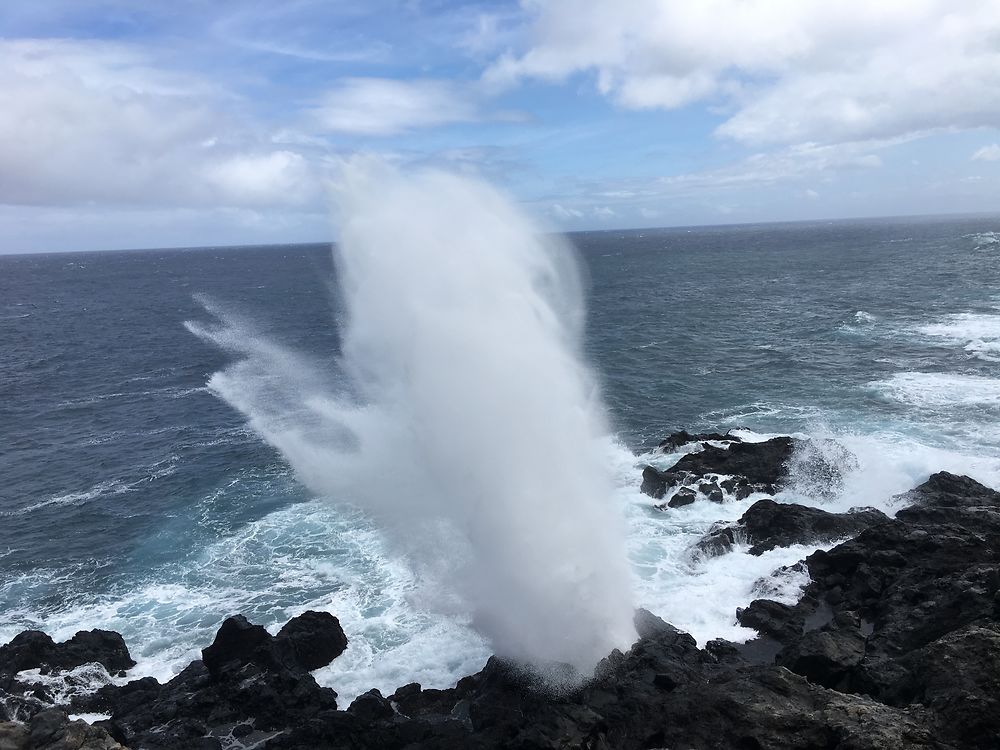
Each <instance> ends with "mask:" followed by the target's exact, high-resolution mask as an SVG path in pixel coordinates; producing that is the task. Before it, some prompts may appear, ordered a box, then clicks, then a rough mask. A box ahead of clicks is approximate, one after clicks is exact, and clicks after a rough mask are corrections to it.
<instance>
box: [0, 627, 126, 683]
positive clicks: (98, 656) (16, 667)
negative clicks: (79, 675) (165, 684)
mask: <svg viewBox="0 0 1000 750" xmlns="http://www.w3.org/2000/svg"><path fill="white" fill-rule="evenodd" d="M90 663H97V664H103V665H104V667H105V668H106V669H107V670H108V671H109V672H117V671H119V670H122V669H130V668H131V667H134V666H135V661H133V660H132V656H131V655H130V654H129V652H128V647H127V646H126V645H125V641H124V639H123V638H122V637H121V635H119V634H118V633H115V632H112V631H110V630H81V631H80V632H78V633H77V634H76V635H74V636H73V637H72V638H70V639H69V640H68V641H64V642H63V643H56V642H55V641H53V640H52V638H50V637H49V636H48V635H46V634H45V633H42V632H39V631H37V630H26V631H24V632H23V633H20V634H19V635H17V636H15V638H14V639H13V640H12V641H11V642H10V643H8V644H6V645H4V646H0V672H8V673H15V672H20V671H21V670H24V669H39V668H48V669H61V670H68V669H74V668H76V667H79V666H81V665H83V664H90Z"/></svg>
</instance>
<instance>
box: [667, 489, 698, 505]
mask: <svg viewBox="0 0 1000 750" xmlns="http://www.w3.org/2000/svg"><path fill="white" fill-rule="evenodd" d="M697 497H698V495H697V493H696V492H695V491H694V490H692V489H689V488H687V487H683V488H681V489H679V490H677V492H676V493H674V496H673V497H671V498H670V500H668V501H667V506H668V507H670V508H680V507H683V506H685V505H690V504H691V503H693V502H694V501H695V499H696V498H697Z"/></svg>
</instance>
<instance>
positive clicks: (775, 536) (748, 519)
mask: <svg viewBox="0 0 1000 750" xmlns="http://www.w3.org/2000/svg"><path fill="white" fill-rule="evenodd" d="M888 520H889V517H888V516H886V515H885V514H884V513H882V512H881V511H878V510H875V509H874V508H861V509H856V510H852V511H850V512H848V513H829V512H827V511H825V510H822V509H820V508H811V507H808V506H805V505H797V504H795V503H777V502H775V501H774V500H766V499H765V500H758V501H757V502H756V503H754V504H753V505H751V506H750V507H749V508H748V509H747V511H746V513H744V514H743V515H742V516H741V517H740V519H739V520H738V521H737V522H736V523H735V524H729V525H725V526H721V527H719V528H716V529H713V530H711V531H709V532H708V533H707V534H706V535H705V536H704V537H702V538H701V539H700V540H699V541H698V542H697V543H696V544H695V547H696V548H697V549H698V550H700V551H701V552H703V553H704V554H706V555H709V556H714V555H718V554H722V553H723V552H727V551H729V550H730V549H731V548H732V547H733V545H734V544H737V543H741V544H750V545H752V546H751V547H750V549H749V550H748V551H749V552H750V554H751V555H760V554H762V553H764V552H767V551H768V550H772V549H774V548H775V547H789V546H791V545H793V544H809V543H815V542H830V541H834V540H836V539H843V538H845V537H848V536H853V535H855V534H857V533H858V532H860V531H862V530H863V529H866V528H868V527H869V526H872V525H874V524H877V523H882V522H883V521H888Z"/></svg>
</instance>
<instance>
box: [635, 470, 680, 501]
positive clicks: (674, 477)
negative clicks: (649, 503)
mask: <svg viewBox="0 0 1000 750" xmlns="http://www.w3.org/2000/svg"><path fill="white" fill-rule="evenodd" d="M685 479H686V475H685V474H682V473H680V472H674V471H660V470H659V469H657V468H656V467H653V466H646V467H645V468H644V469H643V470H642V485H641V486H640V487H639V490H640V491H641V492H643V493H644V494H646V495H649V496H650V497H651V498H653V499H655V500H659V499H661V498H662V497H663V496H664V495H666V494H667V490H670V489H673V488H674V487H676V486H677V485H679V484H682V483H683V482H684V480H685Z"/></svg>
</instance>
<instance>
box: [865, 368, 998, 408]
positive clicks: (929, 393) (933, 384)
mask: <svg viewBox="0 0 1000 750" xmlns="http://www.w3.org/2000/svg"><path fill="white" fill-rule="evenodd" d="M868 386H869V388H871V389H872V390H874V391H875V392H877V393H879V394H880V395H882V396H883V397H885V398H889V399H892V400H894V401H897V402H900V403H903V404H906V405H908V406H914V407H918V408H927V409H940V408H948V407H955V406H975V407H992V408H997V407H1000V380H997V379H994V378H988V377H984V376H982V375H964V374H959V373H951V372H902V373H897V374H895V375H893V376H892V377H890V378H887V379H885V380H876V381H873V382H871V383H869V384H868Z"/></svg>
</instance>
